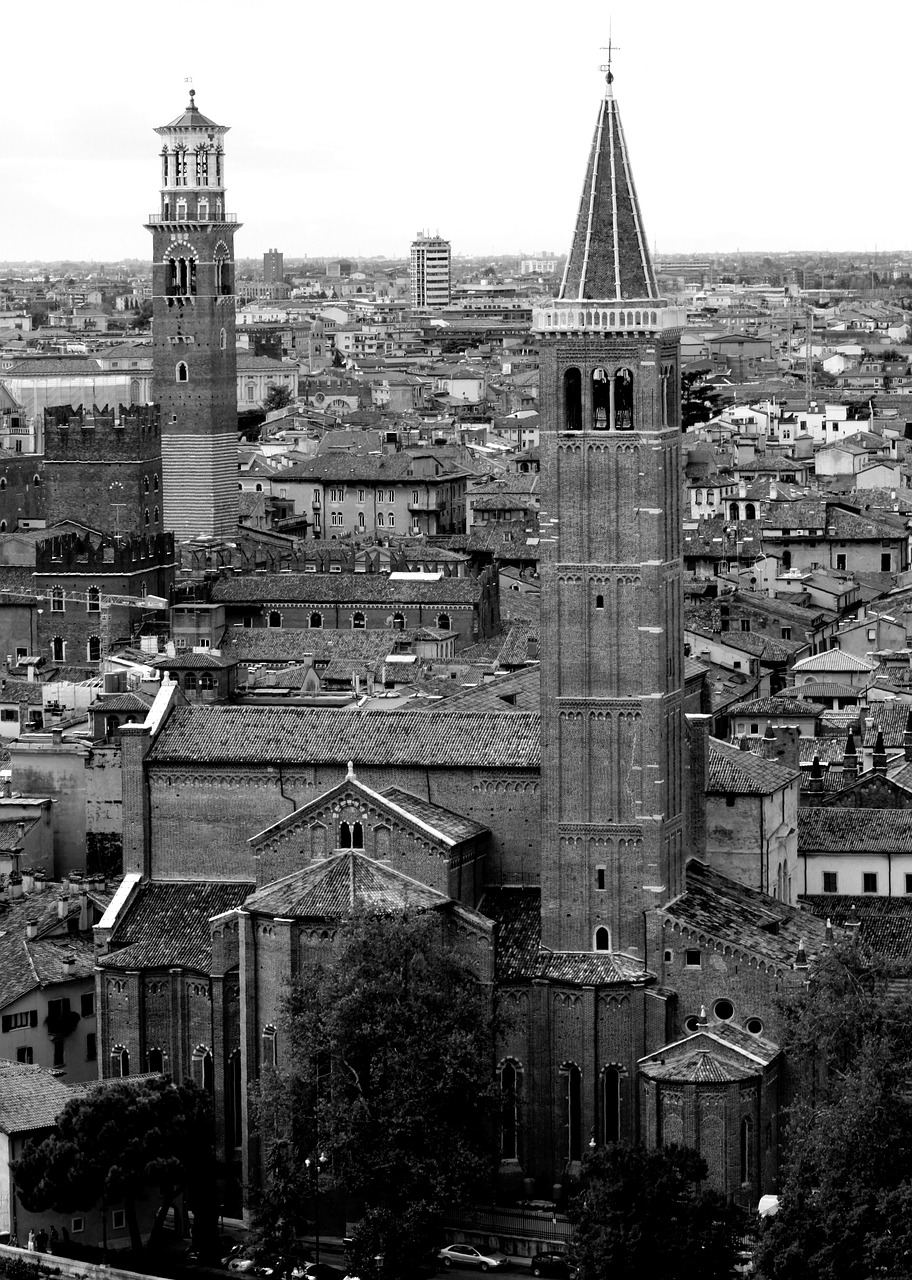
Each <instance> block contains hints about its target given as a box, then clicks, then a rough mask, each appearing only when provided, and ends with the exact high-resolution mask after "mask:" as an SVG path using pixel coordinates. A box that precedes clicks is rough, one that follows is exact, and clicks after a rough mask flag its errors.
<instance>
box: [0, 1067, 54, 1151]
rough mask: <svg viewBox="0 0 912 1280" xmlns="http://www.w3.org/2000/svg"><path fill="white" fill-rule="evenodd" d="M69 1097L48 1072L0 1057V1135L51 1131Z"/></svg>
mask: <svg viewBox="0 0 912 1280" xmlns="http://www.w3.org/2000/svg"><path fill="white" fill-rule="evenodd" d="M70 1096H71V1095H70V1090H69V1089H68V1088H67V1086H66V1085H65V1084H64V1083H63V1081H62V1080H58V1079H57V1078H56V1077H55V1076H52V1075H51V1074H50V1072H49V1071H43V1070H42V1069H41V1067H32V1066H26V1064H25V1063H22V1062H9V1061H7V1059H6V1058H0V1132H2V1133H9V1134H12V1133H27V1132H28V1131H29V1130H33V1129H50V1128H52V1127H53V1125H54V1123H55V1122H56V1120H57V1117H58V1116H59V1115H60V1113H61V1111H62V1110H63V1108H64V1107H65V1106H66V1104H67V1103H68V1102H69V1100H70Z"/></svg>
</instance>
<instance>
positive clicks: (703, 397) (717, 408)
mask: <svg viewBox="0 0 912 1280" xmlns="http://www.w3.org/2000/svg"><path fill="white" fill-rule="evenodd" d="M721 409H722V397H721V396H720V395H719V392H718V391H717V390H716V389H715V387H714V386H713V385H712V384H711V383H708V382H706V381H705V380H704V377H703V374H701V373H699V372H698V371H696V370H694V371H692V372H690V373H682V374H681V425H682V427H683V428H684V430H685V431H687V430H688V428H689V427H693V426H696V424H697V423H699V422H709V420H710V418H714V417H715V416H716V415H717V414H718V413H720V412H721Z"/></svg>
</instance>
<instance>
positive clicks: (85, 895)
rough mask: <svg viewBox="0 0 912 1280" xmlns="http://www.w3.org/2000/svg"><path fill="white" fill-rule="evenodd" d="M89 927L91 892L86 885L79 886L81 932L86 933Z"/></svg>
mask: <svg viewBox="0 0 912 1280" xmlns="http://www.w3.org/2000/svg"><path fill="white" fill-rule="evenodd" d="M88 927H89V891H88V889H87V888H86V886H85V885H84V884H82V885H80V886H79V932H80V933H85V932H86V931H87V930H88Z"/></svg>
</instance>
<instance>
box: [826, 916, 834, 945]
mask: <svg viewBox="0 0 912 1280" xmlns="http://www.w3.org/2000/svg"><path fill="white" fill-rule="evenodd" d="M826 940H827V942H832V941H833V921H832V920H831V919H830V917H829V916H827V921H826Z"/></svg>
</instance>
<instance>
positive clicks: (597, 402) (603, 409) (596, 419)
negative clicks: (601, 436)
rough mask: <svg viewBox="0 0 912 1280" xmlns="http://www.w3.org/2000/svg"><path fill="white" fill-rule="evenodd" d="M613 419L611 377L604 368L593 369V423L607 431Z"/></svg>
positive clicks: (598, 429) (599, 428)
mask: <svg viewBox="0 0 912 1280" xmlns="http://www.w3.org/2000/svg"><path fill="white" fill-rule="evenodd" d="M610 421H611V379H610V378H609V377H608V374H607V373H606V372H605V370H604V369H593V370H592V425H593V427H595V429H596V431H607V430H608V426H609V423H610Z"/></svg>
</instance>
